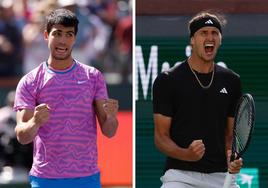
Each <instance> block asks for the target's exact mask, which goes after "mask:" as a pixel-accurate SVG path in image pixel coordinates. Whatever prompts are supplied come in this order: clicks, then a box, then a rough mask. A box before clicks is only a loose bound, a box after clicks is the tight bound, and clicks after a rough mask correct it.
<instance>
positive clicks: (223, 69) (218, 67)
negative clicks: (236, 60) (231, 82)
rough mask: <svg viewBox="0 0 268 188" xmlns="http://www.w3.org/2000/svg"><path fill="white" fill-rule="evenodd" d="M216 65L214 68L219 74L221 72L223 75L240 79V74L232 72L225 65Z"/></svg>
mask: <svg viewBox="0 0 268 188" xmlns="http://www.w3.org/2000/svg"><path fill="white" fill-rule="evenodd" d="M215 65H216V70H217V72H218V73H219V74H222V75H224V76H228V77H230V78H234V79H240V75H239V74H238V73H236V72H234V71H233V70H232V69H229V68H227V67H223V66H221V65H217V64H215Z"/></svg>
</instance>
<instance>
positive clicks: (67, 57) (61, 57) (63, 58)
mask: <svg viewBox="0 0 268 188" xmlns="http://www.w3.org/2000/svg"><path fill="white" fill-rule="evenodd" d="M70 57H71V56H70V55H68V56H64V57H63V56H53V59H55V60H58V61H64V60H67V59H69V58H70Z"/></svg>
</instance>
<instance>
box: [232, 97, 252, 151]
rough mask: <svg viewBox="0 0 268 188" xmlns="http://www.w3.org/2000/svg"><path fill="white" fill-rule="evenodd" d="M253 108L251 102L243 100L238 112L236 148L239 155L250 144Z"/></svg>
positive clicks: (235, 136) (235, 131)
mask: <svg viewBox="0 0 268 188" xmlns="http://www.w3.org/2000/svg"><path fill="white" fill-rule="evenodd" d="M252 111H253V110H252V107H251V105H250V101H249V100H243V101H242V103H241V106H240V108H239V110H238V114H237V119H236V127H235V130H234V134H235V135H234V138H235V148H236V151H237V152H238V153H240V152H242V151H243V150H244V149H245V147H246V145H247V142H248V138H249V135H250V131H251V126H252V119H253V118H252V115H253V112H252Z"/></svg>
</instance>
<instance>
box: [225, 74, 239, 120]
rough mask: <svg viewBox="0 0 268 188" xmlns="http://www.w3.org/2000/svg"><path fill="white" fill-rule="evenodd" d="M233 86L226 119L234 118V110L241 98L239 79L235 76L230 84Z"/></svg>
mask: <svg viewBox="0 0 268 188" xmlns="http://www.w3.org/2000/svg"><path fill="white" fill-rule="evenodd" d="M232 84H233V91H234V92H233V93H232V97H231V103H230V106H229V110H228V117H234V116H235V110H236V106H237V104H238V102H239V99H240V97H241V96H242V86H241V81H240V77H239V76H236V77H235V79H234V80H233V82H232Z"/></svg>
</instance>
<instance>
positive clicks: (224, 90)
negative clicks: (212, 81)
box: [220, 87, 228, 94]
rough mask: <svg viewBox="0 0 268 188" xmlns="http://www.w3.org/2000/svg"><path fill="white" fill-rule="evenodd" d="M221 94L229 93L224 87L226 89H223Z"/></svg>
mask: <svg viewBox="0 0 268 188" xmlns="http://www.w3.org/2000/svg"><path fill="white" fill-rule="evenodd" d="M220 93H225V94H227V93H228V92H227V90H226V89H225V87H224V88H222V89H221V91H220Z"/></svg>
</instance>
